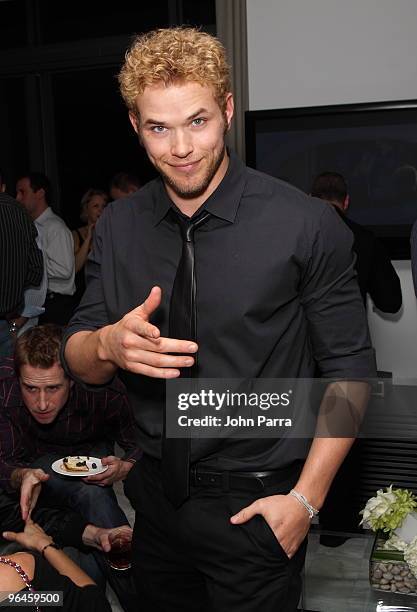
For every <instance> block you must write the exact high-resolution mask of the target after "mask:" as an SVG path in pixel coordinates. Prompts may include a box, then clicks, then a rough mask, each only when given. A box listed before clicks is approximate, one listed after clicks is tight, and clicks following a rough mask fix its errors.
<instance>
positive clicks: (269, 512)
mask: <svg viewBox="0 0 417 612" xmlns="http://www.w3.org/2000/svg"><path fill="white" fill-rule="evenodd" d="M351 244H352V235H351V233H350V231H349V230H348V229H347V227H346V226H345V225H344V224H343V222H342V221H341V220H339V219H338V218H337V217H336V215H335V213H334V212H333V211H331V209H330V208H329V209H328V210H327V211H326V210H324V212H323V215H322V217H321V219H320V224H319V226H318V227H317V228H316V231H315V232H314V235H313V240H312V242H311V247H310V255H309V257H307V258H306V266H305V271H304V275H303V282H302V286H301V302H302V304H303V308H304V312H305V316H306V319H307V323H308V333H309V338H310V342H311V346H312V351H313V357H314V359H315V361H316V363H317V364H318V366H319V368H320V371H321V374H322V375H323V376H324V377H325V378H326V377H328V378H333V379H340V380H341V382H336V383H331V384H329V385H328V387H327V389H326V392H325V394H324V396H323V400H322V403H321V406H320V411H319V416H318V419H317V428H316V437H315V438H314V440H313V443H312V445H311V448H310V451H309V454H308V456H307V460H306V462H305V465H304V469H303V471H302V473H301V476H300V478H299V480H298V482H297V483H296V485H295V487H294V489H295V490H296V491H297V492H298V493H299V494H301V495H304V496H305V498H306V499H307V502H308V503H309V504H310V505H311V506H312V507H313V508H315V509H316V510H320V508H321V506H322V505H323V502H324V500H325V498H326V495H327V492H328V490H329V488H330V485H331V483H332V480H333V478H334V476H335V475H336V472H337V470H338V469H339V467H340V465H341V463H342V462H343V460H344V458H345V457H346V455H347V453H348V452H349V449H350V447H351V446H352V444H353V441H354V436H355V435H356V432H357V428H358V425H359V424H360V421H361V419H362V416H363V414H364V410H365V408H366V404H367V401H368V397H369V392H370V386H369V384H368V383H367V382H366V381H361V379H366V378H370V377H373V376H375V374H376V370H375V362H374V354H373V350H372V347H371V344H370V340H369V333H368V328H367V322H366V315H365V310H364V307H363V303H362V298H361V295H360V292H359V287H358V285H357V282H356V278H355V274H354V270H353V265H352V263H353V262H352V256H351ZM349 378H351V380H349ZM340 389H342V391H343V393H342V394H339V390H340ZM336 399H337V400H338V401H337V402H336V401H335V400H336ZM333 407H335V408H336V410H333ZM330 409H332V410H331V412H334V414H331V413H330V414H329V410H330ZM350 414H352V418H351V419H350V420H349V419H348V421H347V423H346V422H345V420H344V419H342V420H341V419H340V417H341V416H342V417H345V416H346V415H348V416H349V415H350ZM333 419H334V420H333ZM341 427H343V428H346V429H342V431H340V428H341ZM332 432H337V433H335V434H334V437H331V435H332ZM326 434H327V437H324V436H325V435H326ZM344 435H345V436H346V437H341V436H344ZM255 514H261V515H262V516H263V517H264V518H265V520H266V521H267V523H268V524H269V526H270V527H271V529H272V531H273V532H274V534H275V536H276V537H277V540H278V541H279V543H280V544H281V546H282V547H283V549H284V551H285V552H286V554H287V555H288V556H289V557H292V556H293V555H294V554H295V552H296V551H297V549H298V547H299V546H300V544H301V542H302V541H303V539H304V538H305V536H306V534H307V532H308V529H309V526H310V516H309V512H308V510H307V509H306V508H305V507H304V506H303V504H302V503H300V501H299V500H298V499H297V498H296V497H294V496H293V495H291V494H288V495H274V496H270V497H266V498H263V499H258V500H256V501H255V502H254V503H253V504H251V505H250V506H248V507H246V508H243V509H242V510H241V511H240V512H238V513H237V514H236V515H235V516H233V517H232V518H231V522H232V523H233V524H240V523H244V522H246V521H248V520H250V519H251V518H252V517H253V516H254V515H255Z"/></svg>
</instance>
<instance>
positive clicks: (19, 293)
mask: <svg viewBox="0 0 417 612" xmlns="http://www.w3.org/2000/svg"><path fill="white" fill-rule="evenodd" d="M5 189H6V184H5V183H4V181H3V178H2V172H1V169H0V278H1V292H0V358H3V357H10V356H11V355H12V354H13V350H14V341H15V339H16V336H17V333H18V331H19V328H20V326H21V325H20V323H21V320H20V317H21V313H22V310H23V308H24V293H25V291H26V290H28V289H29V288H32V287H39V286H40V284H41V283H42V277H43V257H42V252H41V250H40V249H39V247H38V243H37V238H38V232H37V229H36V227H35V225H34V223H33V221H32V220H31V219H30V217H29V215H28V214H27V213H26V212H25V211H24V210H22V208H21V206H19V204H18V203H17V202H16V200H14V199H13V198H11V197H10V196H9V195H7V194H6V193H5Z"/></svg>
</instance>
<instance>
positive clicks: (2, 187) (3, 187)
mask: <svg viewBox="0 0 417 612" xmlns="http://www.w3.org/2000/svg"><path fill="white" fill-rule="evenodd" d="M5 191H6V183H1V184H0V193H5Z"/></svg>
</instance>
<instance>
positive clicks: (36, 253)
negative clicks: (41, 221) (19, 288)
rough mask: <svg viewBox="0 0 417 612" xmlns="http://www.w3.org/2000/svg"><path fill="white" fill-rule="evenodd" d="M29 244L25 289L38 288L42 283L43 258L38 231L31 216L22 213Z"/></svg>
mask: <svg viewBox="0 0 417 612" xmlns="http://www.w3.org/2000/svg"><path fill="white" fill-rule="evenodd" d="M22 212H24V213H25V214H24V215H23V217H24V218H23V224H24V227H25V234H26V242H27V267H26V279H25V287H32V286H33V287H38V286H39V285H40V283H41V282H42V275H43V256H42V251H41V250H40V249H39V247H38V244H37V236H38V231H37V229H36V227H35V224H34V223H33V221H32V220H31V219H30V217H29V215H28V214H27V213H26V212H25V211H22Z"/></svg>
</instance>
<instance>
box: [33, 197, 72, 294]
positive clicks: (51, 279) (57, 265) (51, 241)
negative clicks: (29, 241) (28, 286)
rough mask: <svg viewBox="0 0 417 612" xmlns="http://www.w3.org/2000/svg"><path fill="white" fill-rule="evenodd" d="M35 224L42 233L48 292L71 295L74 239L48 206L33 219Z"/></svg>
mask: <svg viewBox="0 0 417 612" xmlns="http://www.w3.org/2000/svg"><path fill="white" fill-rule="evenodd" d="M35 225H36V226H37V227H38V229H39V230H40V231H39V233H40V234H41V235H42V245H43V254H44V256H45V259H46V271H47V275H48V292H50V291H53V292H55V293H62V294H64V295H73V293H74V292H75V282H74V277H75V258H74V241H73V238H72V234H71V232H70V230H69V229H68V227H67V226H66V225H65V223H64V221H63V220H62V219H61V217H58V215H56V214H55V213H54V212H53V210H52V208H49V206H48V208H47V209H46V210H45V211H44V212H43V213H42V214H41V215H39V217H38V218H37V219H35Z"/></svg>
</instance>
